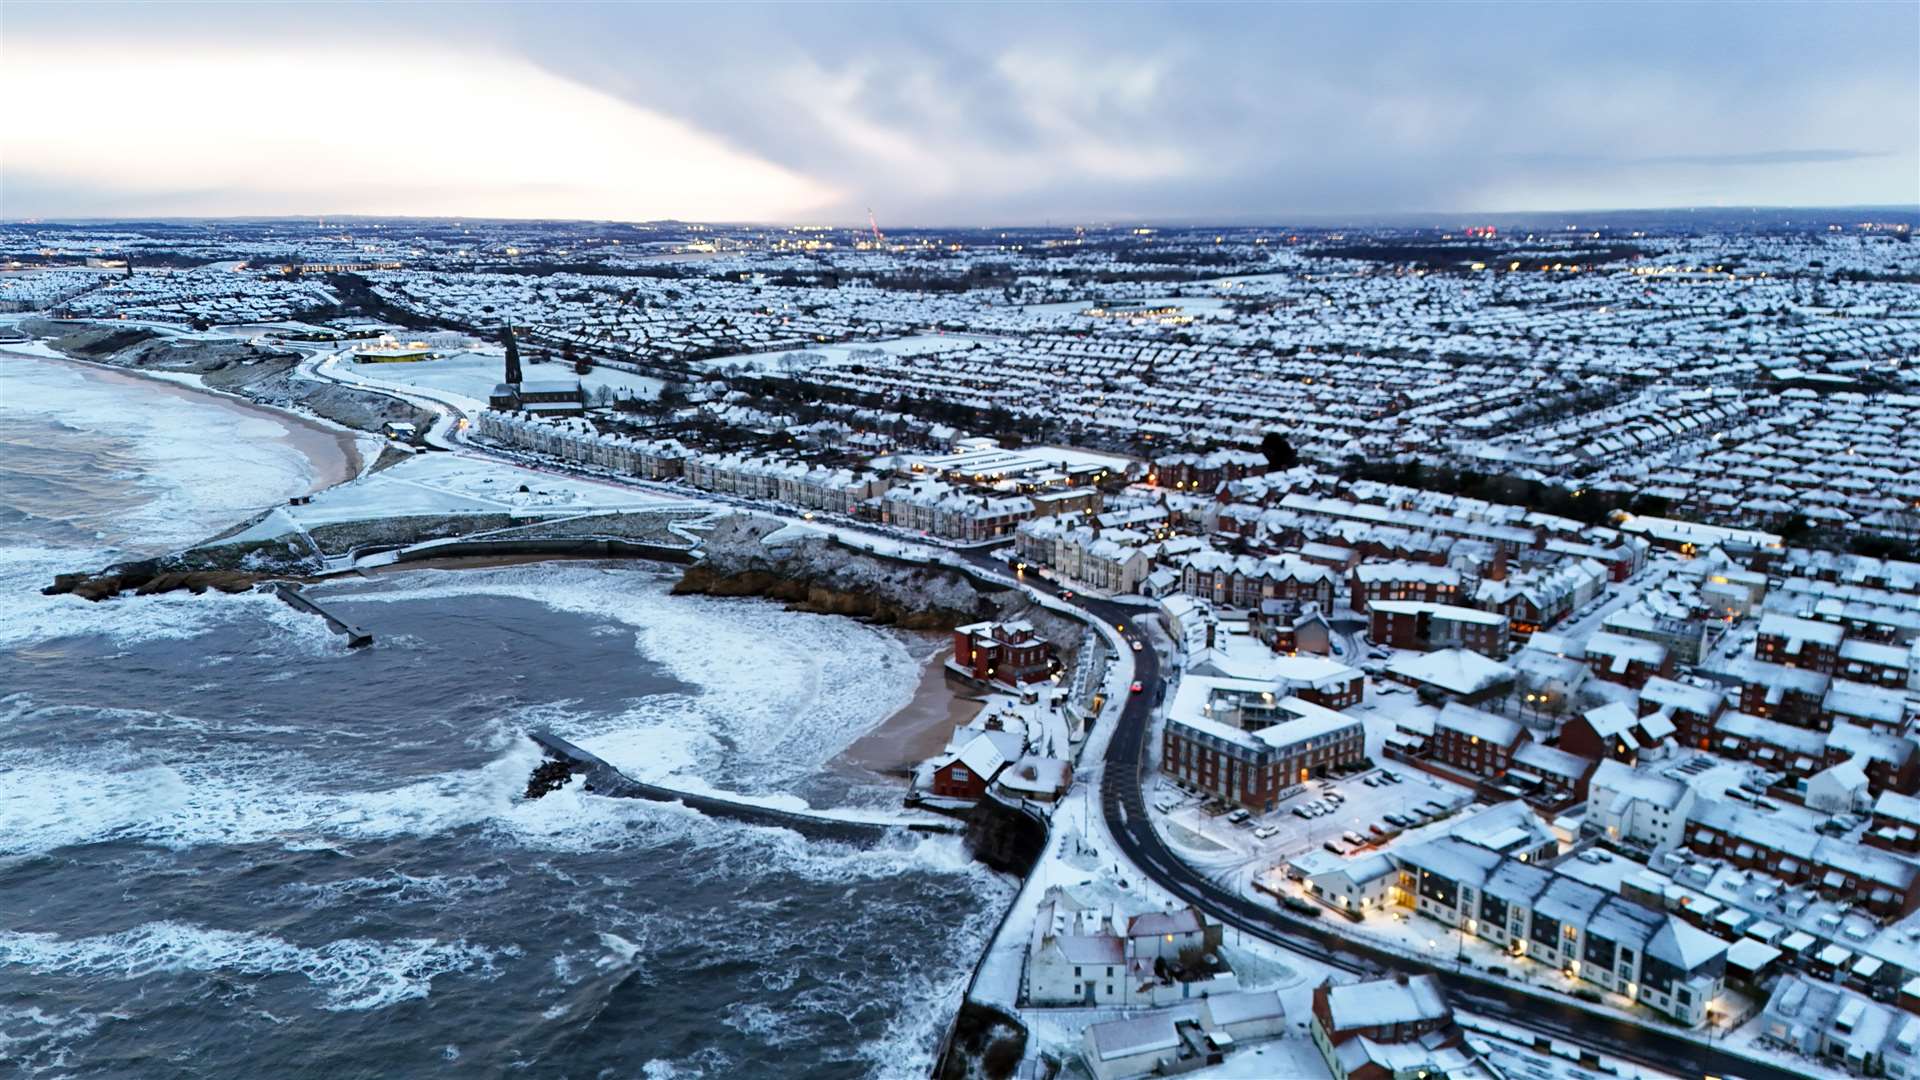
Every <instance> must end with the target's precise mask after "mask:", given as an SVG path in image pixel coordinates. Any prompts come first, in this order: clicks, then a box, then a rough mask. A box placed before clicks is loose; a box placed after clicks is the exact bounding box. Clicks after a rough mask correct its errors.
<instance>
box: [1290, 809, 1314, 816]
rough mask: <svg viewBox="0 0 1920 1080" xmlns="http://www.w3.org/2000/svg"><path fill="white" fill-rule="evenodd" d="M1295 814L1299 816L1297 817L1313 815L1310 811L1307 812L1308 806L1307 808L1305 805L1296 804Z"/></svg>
mask: <svg viewBox="0 0 1920 1080" xmlns="http://www.w3.org/2000/svg"><path fill="white" fill-rule="evenodd" d="M1293 816H1294V817H1297V818H1310V817H1312V816H1313V815H1312V814H1309V813H1307V808H1306V807H1304V806H1296V807H1294V808H1293Z"/></svg>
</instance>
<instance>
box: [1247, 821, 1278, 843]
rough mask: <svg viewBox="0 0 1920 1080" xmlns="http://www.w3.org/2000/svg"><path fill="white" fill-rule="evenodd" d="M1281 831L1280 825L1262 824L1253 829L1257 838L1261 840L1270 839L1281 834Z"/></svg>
mask: <svg viewBox="0 0 1920 1080" xmlns="http://www.w3.org/2000/svg"><path fill="white" fill-rule="evenodd" d="M1279 833H1280V826H1278V825H1262V826H1260V827H1259V828H1257V829H1255V830H1253V835H1254V836H1255V837H1256V838H1258V839H1261V840H1265V839H1268V838H1269V837H1273V836H1277V835H1279Z"/></svg>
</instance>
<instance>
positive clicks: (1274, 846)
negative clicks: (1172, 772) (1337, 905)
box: [1147, 762, 1473, 866]
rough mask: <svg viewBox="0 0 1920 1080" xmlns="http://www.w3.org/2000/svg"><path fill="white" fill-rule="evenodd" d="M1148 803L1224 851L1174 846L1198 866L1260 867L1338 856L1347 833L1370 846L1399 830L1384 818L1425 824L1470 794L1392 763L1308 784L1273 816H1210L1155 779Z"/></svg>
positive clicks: (1194, 799)
mask: <svg viewBox="0 0 1920 1080" xmlns="http://www.w3.org/2000/svg"><path fill="white" fill-rule="evenodd" d="M1392 777H1398V780H1397V781H1396V780H1393V779H1391V778H1392ZM1147 801H1148V805H1150V806H1152V807H1154V810H1155V812H1156V814H1158V815H1159V816H1162V817H1163V818H1164V820H1166V821H1169V822H1171V823H1172V824H1174V825H1176V826H1178V827H1179V829H1180V830H1181V831H1183V832H1185V833H1188V834H1193V835H1197V836H1199V837H1201V838H1203V839H1204V840H1206V841H1210V842H1211V843H1212V844H1213V845H1217V846H1218V847H1219V848H1222V849H1225V850H1224V851H1219V852H1209V851H1206V849H1205V848H1204V846H1201V845H1195V844H1191V843H1188V844H1183V845H1180V846H1183V847H1186V848H1188V849H1189V850H1194V849H1196V848H1197V849H1198V853H1202V854H1204V855H1206V856H1208V857H1207V858H1206V859H1205V861H1207V862H1215V863H1224V862H1228V861H1240V860H1253V861H1256V862H1258V863H1260V864H1261V865H1262V866H1266V865H1272V864H1274V863H1279V862H1283V861H1285V860H1286V859H1288V858H1289V857H1291V856H1294V855H1299V854H1301V853H1303V852H1306V851H1310V850H1312V849H1314V848H1318V847H1322V846H1323V845H1326V844H1329V843H1331V844H1334V845H1335V846H1336V847H1339V848H1340V849H1341V850H1342V853H1345V852H1346V851H1347V850H1349V849H1351V848H1353V847H1354V845H1353V844H1352V843H1351V842H1350V841H1349V840H1348V839H1346V838H1345V837H1346V835H1347V834H1349V833H1350V834H1352V835H1353V836H1355V837H1360V838H1363V839H1365V840H1366V841H1368V842H1369V843H1372V842H1377V841H1380V840H1382V839H1383V838H1384V837H1388V836H1392V835H1394V834H1395V833H1397V832H1399V831H1400V826H1398V825H1396V824H1395V823H1392V822H1389V821H1388V820H1387V815H1389V814H1392V815H1395V816H1396V817H1401V818H1403V819H1406V820H1409V821H1412V822H1415V823H1417V822H1419V821H1424V820H1431V816H1432V815H1431V811H1432V807H1431V806H1428V805H1427V804H1435V805H1437V806H1439V807H1441V808H1444V809H1454V808H1457V807H1461V806H1465V805H1467V804H1468V803H1470V802H1472V801H1473V793H1472V792H1471V791H1469V790H1468V789H1466V788H1464V787H1461V786H1460V785H1458V784H1452V783H1448V782H1447V781H1445V780H1441V779H1439V778H1437V777H1433V776H1429V775H1427V774H1426V773H1423V772H1420V771H1418V770H1416V769H1413V768H1411V767H1409V766H1406V765H1404V764H1401V763H1398V762H1394V763H1390V764H1389V765H1387V766H1386V767H1384V768H1375V769H1369V770H1367V771H1366V772H1361V773H1355V774H1353V775H1351V776H1346V777H1342V778H1340V779H1322V780H1312V781H1309V782H1308V783H1306V784H1304V785H1302V786H1301V787H1300V788H1299V789H1298V790H1297V791H1295V792H1294V793H1293V794H1292V795H1289V796H1287V797H1286V798H1284V799H1283V800H1281V802H1280V804H1279V806H1278V807H1277V808H1276V809H1275V810H1274V811H1273V812H1272V813H1267V814H1248V815H1246V816H1245V817H1244V818H1242V819H1241V820H1239V821H1235V820H1233V818H1234V816H1235V814H1233V813H1213V812H1209V807H1208V805H1207V801H1206V800H1204V799H1202V798H1200V797H1198V796H1193V795H1188V794H1186V793H1184V792H1182V791H1181V790H1180V788H1179V787H1178V786H1177V785H1175V784H1174V783H1173V782H1172V781H1171V780H1169V779H1167V778H1166V777H1164V776H1161V777H1157V778H1156V782H1155V784H1154V786H1153V787H1152V788H1151V789H1150V791H1149V794H1148V799H1147ZM1162 807H1166V809H1164V810H1162ZM1423 808H1424V810H1423ZM1213 809H1214V810H1217V809H1218V808H1217V807H1214V808H1213ZM1296 810H1300V811H1303V813H1295V811H1296ZM1170 839H1172V840H1173V841H1174V842H1175V843H1176V844H1179V842H1180V841H1181V839H1182V837H1181V836H1180V835H1179V834H1177V833H1176V834H1175V835H1174V836H1172V837H1170Z"/></svg>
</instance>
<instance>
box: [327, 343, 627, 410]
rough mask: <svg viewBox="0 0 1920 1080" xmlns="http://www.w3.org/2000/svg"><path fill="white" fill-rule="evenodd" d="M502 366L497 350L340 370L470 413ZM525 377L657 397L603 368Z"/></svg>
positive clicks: (546, 367) (528, 372) (559, 369)
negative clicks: (457, 401)
mask: <svg viewBox="0 0 1920 1080" xmlns="http://www.w3.org/2000/svg"><path fill="white" fill-rule="evenodd" d="M505 363H506V362H505V360H504V359H503V352H502V350H500V349H491V350H487V349H481V350H477V351H473V352H459V353H452V354H450V355H447V356H441V357H438V358H436V359H433V360H420V361H415V362H413V363H400V364H361V363H354V362H352V361H351V360H348V361H345V362H343V363H341V364H340V365H339V367H341V368H343V369H345V370H347V371H349V372H351V374H353V375H354V376H357V377H358V378H360V379H363V380H368V381H372V382H377V383H386V384H388V385H391V386H413V387H419V388H421V389H423V390H438V391H442V392H443V393H448V394H455V395H458V396H459V397H462V398H465V399H468V400H469V401H470V402H472V403H474V404H473V407H474V408H484V407H485V406H486V402H487V395H489V394H491V393H492V392H493V388H494V387H495V386H496V385H498V384H499V382H500V380H501V378H502V377H504V375H505ZM524 373H525V376H526V379H527V380H528V381H529V382H537V381H540V380H543V379H574V378H577V379H579V380H580V385H581V387H582V388H583V389H585V390H586V392H587V394H588V396H589V397H591V396H594V395H595V394H597V393H598V391H599V390H601V389H602V388H605V389H607V390H610V391H612V393H613V394H614V395H615V396H635V397H643V398H652V397H657V396H659V393H660V380H659V379H654V378H649V377H647V376H645V375H636V374H634V373H632V372H627V371H616V370H614V369H612V368H606V367H595V368H594V369H593V370H592V371H589V372H588V373H587V374H585V375H575V374H574V373H573V369H572V368H569V367H567V366H566V365H565V364H554V363H546V364H528V365H526V366H525V368H524Z"/></svg>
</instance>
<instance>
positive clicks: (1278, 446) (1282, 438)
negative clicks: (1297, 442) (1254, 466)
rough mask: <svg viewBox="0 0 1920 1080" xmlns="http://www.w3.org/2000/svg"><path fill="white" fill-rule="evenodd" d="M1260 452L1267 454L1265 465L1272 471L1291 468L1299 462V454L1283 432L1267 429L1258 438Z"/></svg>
mask: <svg viewBox="0 0 1920 1080" xmlns="http://www.w3.org/2000/svg"><path fill="white" fill-rule="evenodd" d="M1260 452H1261V453H1262V454H1265V455H1266V456H1267V467H1268V468H1269V469H1272V470H1273V471H1274V472H1279V471H1280V470H1282V469H1291V468H1293V467H1294V466H1295V465H1297V464H1299V462H1300V455H1299V453H1298V452H1296V451H1295V450H1294V448H1293V444H1292V443H1290V442H1288V441H1287V437H1286V435H1285V434H1283V433H1281V432H1278V431H1269V432H1267V433H1266V435H1265V436H1263V437H1262V438H1261V439H1260Z"/></svg>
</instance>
